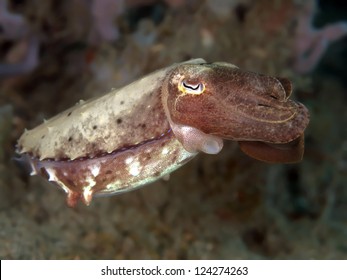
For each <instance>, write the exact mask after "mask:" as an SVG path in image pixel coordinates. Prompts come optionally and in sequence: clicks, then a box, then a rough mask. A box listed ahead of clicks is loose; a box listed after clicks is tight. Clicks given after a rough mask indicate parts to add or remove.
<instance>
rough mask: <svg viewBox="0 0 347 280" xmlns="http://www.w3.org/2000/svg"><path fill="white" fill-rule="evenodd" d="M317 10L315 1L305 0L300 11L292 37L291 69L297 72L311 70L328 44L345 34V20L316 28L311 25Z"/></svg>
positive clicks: (346, 30)
mask: <svg viewBox="0 0 347 280" xmlns="http://www.w3.org/2000/svg"><path fill="white" fill-rule="evenodd" d="M316 10H317V1H307V3H306V4H305V6H304V7H303V9H302V10H301V11H300V13H299V15H298V17H297V20H298V23H297V28H296V36H295V38H294V56H295V60H294V63H293V69H294V70H295V71H296V72H297V73H301V74H303V73H308V72H310V71H312V70H313V69H314V68H315V67H316V65H317V64H318V62H319V61H320V59H321V58H322V56H323V55H324V53H325V51H326V49H327V48H328V46H329V45H330V44H331V43H333V42H335V41H337V40H339V39H340V38H342V37H343V36H345V35H346V34H347V22H338V23H333V24H329V25H327V26H325V27H324V28H322V29H317V28H315V27H314V26H313V25H312V21H313V17H314V15H315V13H316Z"/></svg>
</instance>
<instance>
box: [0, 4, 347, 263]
mask: <svg viewBox="0 0 347 280" xmlns="http://www.w3.org/2000/svg"><path fill="white" fill-rule="evenodd" d="M197 57H202V58H204V59H206V60H207V61H209V62H213V61H226V62H231V63H233V64H236V65H238V66H239V67H240V68H244V69H247V70H250V71H254V72H261V73H264V74H268V75H274V76H285V77H288V78H289V79H290V80H292V81H293V84H294V93H293V96H294V98H295V99H296V100H299V101H300V102H302V103H304V104H305V105H306V106H307V107H308V108H309V110H310V114H311V122H310V125H309V127H308V129H307V132H306V151H305V156H304V160H303V161H302V162H301V163H299V164H295V165H269V164H264V163H261V162H258V161H255V160H253V159H250V158H248V157H247V156H245V155H244V154H243V153H241V152H240V151H239V149H238V147H237V145H236V144H235V143H232V142H228V143H225V147H224V148H223V151H222V152H221V153H220V154H219V155H217V156H211V155H202V154H201V155H199V156H198V157H196V158H195V159H194V160H193V161H191V162H190V163H188V164H187V165H185V166H184V167H183V168H181V169H179V170H178V171H176V172H175V173H173V174H172V175H171V178H170V180H169V181H159V182H156V183H154V184H151V185H148V186H146V187H144V188H142V189H139V190H136V191H133V192H129V193H126V194H122V195H118V196H112V197H106V198H96V199H94V201H93V202H92V204H91V205H90V206H89V207H86V206H84V205H82V204H80V205H78V206H77V208H75V209H70V208H68V207H67V206H66V204H65V194H64V193H63V192H62V191H61V190H59V189H58V188H57V187H55V186H54V185H51V184H49V183H48V182H46V181H45V180H44V179H42V178H39V177H37V176H35V177H30V176H29V175H28V174H27V172H26V171H25V170H23V169H22V168H20V167H19V166H17V164H16V162H15V161H14V160H13V158H14V156H15V145H16V141H17V139H18V138H19V136H20V135H21V134H22V132H23V130H24V128H33V127H34V126H36V125H38V124H39V123H41V122H42V120H43V119H44V118H46V119H47V118H49V117H52V116H53V115H55V114H56V113H59V112H60V111H62V110H64V109H66V108H68V107H70V106H72V105H74V104H75V103H76V102H77V101H79V100H80V99H84V100H85V99H88V98H91V97H95V96H100V95H102V94H104V93H106V92H107V91H108V90H110V89H111V88H117V87H120V86H122V85H125V84H128V83H129V82H131V81H133V80H135V79H137V78H139V77H141V76H142V75H144V74H146V73H150V72H152V71H154V70H156V69H159V68H161V67H165V66H168V65H170V64H172V63H174V62H180V61H183V60H187V59H189V58H197ZM346 65H347V3H346V1H342V0H341V1H338V0H334V1H328V0H321V1H313V0H308V1H299V0H205V1H198V0H191V1H189V0H165V1H156V0H129V1H128V0H127V1H125V0H71V1H61V0H45V1H42V0H30V1H28V0H7V1H6V0H0V258H1V259H308V258H309V259H311V258H312V259H346V258H347V71H346Z"/></svg>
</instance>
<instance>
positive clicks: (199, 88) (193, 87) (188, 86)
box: [178, 79, 205, 95]
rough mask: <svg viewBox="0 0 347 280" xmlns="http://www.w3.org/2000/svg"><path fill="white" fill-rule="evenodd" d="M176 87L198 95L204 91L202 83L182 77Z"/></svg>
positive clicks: (184, 91)
mask: <svg viewBox="0 0 347 280" xmlns="http://www.w3.org/2000/svg"><path fill="white" fill-rule="evenodd" d="M178 89H179V90H180V91H181V92H183V93H188V94H197V95H198V94H201V93H203V92H204V90H205V85H204V84H203V83H191V82H188V81H187V80H184V79H183V80H182V81H180V83H179V84H178Z"/></svg>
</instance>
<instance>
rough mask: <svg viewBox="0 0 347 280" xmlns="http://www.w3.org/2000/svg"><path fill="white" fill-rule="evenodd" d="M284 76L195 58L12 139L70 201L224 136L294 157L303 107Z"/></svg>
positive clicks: (123, 184) (258, 153)
mask: <svg viewBox="0 0 347 280" xmlns="http://www.w3.org/2000/svg"><path fill="white" fill-rule="evenodd" d="M290 93H291V83H290V82H289V81H288V80H286V79H282V78H274V77H268V76H264V75H260V74H256V73H251V72H246V71H242V70H240V69H238V68H237V67H236V66H234V65H232V64H229V63H213V64H207V63H206V62H205V61H204V60H203V59H195V60H191V61H187V62H184V63H180V64H175V65H172V66H170V67H167V68H165V69H162V70H159V71H157V72H154V73H153V74H150V75H148V76H146V77H144V78H142V79H140V80H138V81H136V82H134V83H132V84H130V85H128V86H126V87H124V88H121V89H119V90H114V91H112V92H110V93H109V94H107V95H105V96H103V97H101V98H98V99H94V100H91V101H87V102H80V103H79V104H77V105H76V106H75V107H73V108H71V109H69V110H66V111H65V112H63V113H61V114H59V115H58V116H56V117H54V118H52V119H50V120H48V121H47V122H44V123H43V124H41V125H40V126H38V127H37V128H35V129H33V130H30V131H26V132H25V133H24V134H23V135H22V137H21V138H20V139H19V141H18V152H19V153H20V154H22V155H23V158H24V159H25V160H27V161H28V162H29V163H30V165H31V168H32V174H39V175H42V176H44V177H46V178H47V179H48V180H49V181H52V182H55V183H56V184H57V185H58V186H60V187H61V188H62V189H63V190H65V191H66V192H67V194H68V199H67V201H68V205H70V206H74V205H75V204H76V203H77V201H78V200H80V199H81V200H82V201H84V202H85V203H86V204H89V203H90V201H91V199H92V197H93V196H94V195H103V194H105V195H108V194H114V193H120V192H124V191H128V190H132V189H134V188H136V187H139V186H143V185H145V184H148V183H150V182H153V181H155V180H157V179H159V178H161V177H163V176H166V175H167V174H170V173H171V172H172V171H174V170H175V169H177V168H179V167H180V166H182V165H183V164H184V163H186V162H187V161H189V160H190V159H191V158H193V157H194V156H195V155H196V154H197V153H198V152H200V151H202V152H205V153H209V154H216V153H218V152H219V151H220V150H221V149H222V147H223V139H228V140H235V141H238V142H239V143H240V147H241V149H242V150H243V151H244V152H245V153H246V154H248V155H250V156H252V157H254V158H257V159H259V160H263V161H267V162H296V161H299V160H301V158H302V155H303V150H304V141H303V132H304V130H305V128H306V126H307V124H308V120H309V118H308V111H307V109H306V108H305V107H304V106H303V105H302V104H300V103H296V102H294V101H291V100H289V99H288V98H289V95H290Z"/></svg>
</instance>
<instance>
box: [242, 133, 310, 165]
mask: <svg viewBox="0 0 347 280" xmlns="http://www.w3.org/2000/svg"><path fill="white" fill-rule="evenodd" d="M239 146H240V149H241V150H242V151H243V152H244V153H245V154H246V155H248V156H250V157H252V158H255V159H257V160H261V161H265V162H268V163H296V162H299V161H301V160H302V157H303V155H304V135H303V134H302V135H301V136H299V137H298V138H296V139H295V140H293V141H291V142H288V143H284V144H272V143H265V142H259V141H239Z"/></svg>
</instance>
